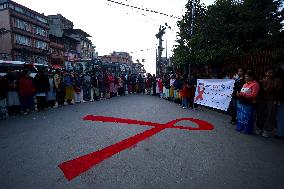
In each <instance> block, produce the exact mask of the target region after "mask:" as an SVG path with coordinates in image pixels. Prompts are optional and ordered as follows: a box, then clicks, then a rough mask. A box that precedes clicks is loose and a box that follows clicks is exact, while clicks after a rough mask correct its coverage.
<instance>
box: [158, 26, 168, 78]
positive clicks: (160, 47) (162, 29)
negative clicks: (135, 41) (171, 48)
mask: <svg viewBox="0 0 284 189" xmlns="http://www.w3.org/2000/svg"><path fill="white" fill-rule="evenodd" d="M165 30H166V27H165V26H160V28H159V33H157V34H156V38H157V39H159V46H158V52H157V58H156V75H159V76H160V75H161V71H162V70H161V66H162V53H163V50H164V48H163V35H164V34H165V33H166V32H165Z"/></svg>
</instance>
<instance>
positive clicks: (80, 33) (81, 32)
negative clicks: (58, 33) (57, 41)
mask: <svg viewBox="0 0 284 189" xmlns="http://www.w3.org/2000/svg"><path fill="white" fill-rule="evenodd" d="M64 32H67V33H73V34H77V35H81V36H83V37H92V36H91V35H89V34H88V33H86V32H84V31H83V30H81V29H65V30H64Z"/></svg>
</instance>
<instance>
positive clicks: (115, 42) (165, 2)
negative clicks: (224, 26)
mask: <svg viewBox="0 0 284 189" xmlns="http://www.w3.org/2000/svg"><path fill="white" fill-rule="evenodd" d="M117 1H119V2H123V3H128V4H131V5H135V6H139V7H144V8H149V9H152V10H155V11H159V12H163V13H166V14H169V15H175V16H182V15H183V14H184V12H185V8H184V7H185V4H186V2H187V0H117ZM15 2H17V3H19V4H22V5H24V6H26V7H28V8H30V9H33V10H35V11H37V12H39V13H44V14H45V15H51V14H58V13H60V14H62V15H63V16H64V17H66V18H67V19H69V20H71V21H72V22H73V23H74V28H78V29H82V30H84V31H85V32H87V33H88V34H90V35H91V36H92V37H91V40H92V42H93V44H94V45H95V46H96V47H97V48H96V50H97V52H98V53H99V55H105V54H109V53H111V52H113V51H126V52H129V53H130V52H133V53H131V55H132V56H133V60H134V61H136V59H139V60H140V61H141V60H142V59H145V68H146V70H147V72H150V73H155V54H156V50H155V49H156V48H157V43H158V40H157V39H156V37H155V34H157V33H158V30H159V25H161V24H164V23H168V25H170V26H171V27H172V30H170V29H167V30H166V34H165V35H164V40H165V41H164V44H163V45H164V47H165V45H166V41H167V44H168V54H169V55H171V54H172V52H171V51H172V47H173V45H174V44H175V39H176V32H177V31H178V28H177V26H176V22H177V19H174V18H171V17H166V16H161V15H158V14H154V13H148V12H144V11H139V10H136V9H132V8H129V7H124V6H121V5H117V4H114V3H111V2H108V1H107V0H81V1H75V0H49V1H39V0H15ZM201 2H203V3H205V4H206V5H210V4H212V3H213V2H214V0H201ZM141 50H143V51H141ZM164 55H165V52H164Z"/></svg>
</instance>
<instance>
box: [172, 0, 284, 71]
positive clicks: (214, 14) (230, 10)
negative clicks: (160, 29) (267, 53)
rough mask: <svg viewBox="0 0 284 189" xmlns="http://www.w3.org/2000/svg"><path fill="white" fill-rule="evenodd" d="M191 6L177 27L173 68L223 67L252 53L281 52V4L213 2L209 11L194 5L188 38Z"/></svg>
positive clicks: (261, 0)
mask: <svg viewBox="0 0 284 189" xmlns="http://www.w3.org/2000/svg"><path fill="white" fill-rule="evenodd" d="M192 5H193V2H192V1H190V2H189V3H187V5H186V9H187V11H186V13H185V15H184V16H183V18H182V20H181V21H179V22H178V23H177V24H178V27H179V28H180V31H179V33H178V39H177V42H178V45H177V46H175V48H174V56H173V57H174V61H173V62H174V64H176V65H183V64H187V63H191V64H197V65H201V64H212V65H214V66H223V65H224V64H225V63H226V62H228V61H230V60H232V59H233V60H236V59H239V58H240V57H242V55H243V54H246V53H249V52H251V51H259V50H262V49H271V48H282V49H284V43H283V40H284V39H283V21H284V10H283V0H243V1H235V0H216V1H215V3H214V4H213V5H211V6H208V7H205V6H204V5H202V4H200V1H197V2H196V4H195V7H196V14H195V17H194V24H193V27H194V30H193V31H194V33H193V35H190V31H191V30H192V28H191V21H192V19H191V15H192V12H191V7H192Z"/></svg>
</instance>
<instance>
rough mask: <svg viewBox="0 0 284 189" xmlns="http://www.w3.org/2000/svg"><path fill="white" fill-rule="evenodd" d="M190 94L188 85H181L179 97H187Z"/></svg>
mask: <svg viewBox="0 0 284 189" xmlns="http://www.w3.org/2000/svg"><path fill="white" fill-rule="evenodd" d="M190 94H191V91H190V87H189V85H183V87H182V90H181V97H183V98H189V97H190Z"/></svg>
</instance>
